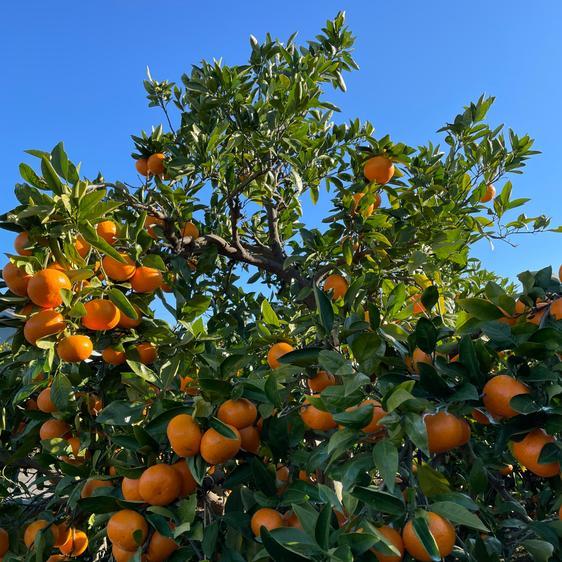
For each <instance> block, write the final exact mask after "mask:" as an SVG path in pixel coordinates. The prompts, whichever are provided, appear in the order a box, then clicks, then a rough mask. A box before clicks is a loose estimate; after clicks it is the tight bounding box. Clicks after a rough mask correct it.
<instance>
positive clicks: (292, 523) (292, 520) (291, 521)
mask: <svg viewBox="0 0 562 562" xmlns="http://www.w3.org/2000/svg"><path fill="white" fill-rule="evenodd" d="M283 524H284V526H285V527H292V528H293V529H302V525H301V522H300V521H299V518H298V517H297V514H296V513H295V512H294V511H293V510H292V509H290V510H289V511H287V513H285V514H284V515H283Z"/></svg>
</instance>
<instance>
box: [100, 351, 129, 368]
mask: <svg viewBox="0 0 562 562" xmlns="http://www.w3.org/2000/svg"><path fill="white" fill-rule="evenodd" d="M101 357H102V359H103V360H104V361H105V362H106V363H109V364H110V365H122V364H123V363H125V361H127V357H126V356H125V352H124V351H118V350H117V349H115V348H113V347H106V348H105V349H104V350H103V351H102V353H101Z"/></svg>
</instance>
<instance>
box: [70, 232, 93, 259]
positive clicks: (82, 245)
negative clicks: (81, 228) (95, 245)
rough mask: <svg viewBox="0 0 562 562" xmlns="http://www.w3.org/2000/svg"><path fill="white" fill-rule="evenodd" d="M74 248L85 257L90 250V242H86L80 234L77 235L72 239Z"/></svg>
mask: <svg viewBox="0 0 562 562" xmlns="http://www.w3.org/2000/svg"><path fill="white" fill-rule="evenodd" d="M74 248H75V249H76V251H77V252H78V255H79V256H80V257H81V258H85V257H86V256H87V255H88V252H89V251H90V244H88V242H86V240H84V238H83V237H82V236H77V237H76V240H75V241H74Z"/></svg>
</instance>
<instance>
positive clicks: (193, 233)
mask: <svg viewBox="0 0 562 562" xmlns="http://www.w3.org/2000/svg"><path fill="white" fill-rule="evenodd" d="M181 235H182V236H183V237H184V238H185V237H186V236H189V237H190V238H193V240H196V239H197V238H199V229H198V228H197V225H195V224H194V223H192V222H191V221H188V222H186V223H185V224H184V225H183V229H182V231H181Z"/></svg>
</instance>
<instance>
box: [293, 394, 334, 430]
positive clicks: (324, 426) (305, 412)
mask: <svg viewBox="0 0 562 562" xmlns="http://www.w3.org/2000/svg"><path fill="white" fill-rule="evenodd" d="M315 397H317V395H316V396H315ZM300 416H301V419H302V421H303V422H304V423H305V425H307V426H308V427H309V428H310V429H314V430H316V431H328V430H330V429H334V428H335V427H336V426H337V424H336V422H335V420H334V416H332V414H330V412H325V411H324V410H319V409H318V408H316V406H313V405H312V404H307V405H305V406H303V407H302V408H301V410H300Z"/></svg>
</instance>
